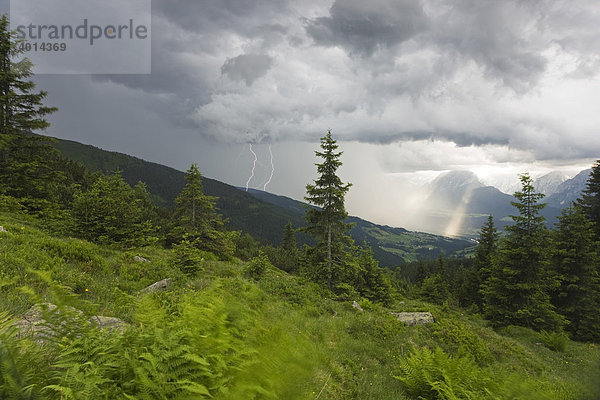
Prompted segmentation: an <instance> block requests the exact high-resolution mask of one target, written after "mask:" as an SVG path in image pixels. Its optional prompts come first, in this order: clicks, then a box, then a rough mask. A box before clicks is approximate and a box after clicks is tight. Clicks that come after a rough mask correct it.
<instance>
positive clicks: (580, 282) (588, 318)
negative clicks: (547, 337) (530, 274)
mask: <svg viewBox="0 0 600 400" xmlns="http://www.w3.org/2000/svg"><path fill="white" fill-rule="evenodd" d="M558 219H559V222H558V224H557V225H558V226H557V229H556V230H555V231H554V232H553V238H554V254H553V257H552V261H553V266H554V269H555V272H556V273H557V275H558V278H559V282H560V286H559V287H558V288H557V289H556V290H555V291H554V292H553V296H552V302H553V304H554V305H555V306H556V308H557V311H558V312H559V313H560V314H562V315H564V316H565V317H566V318H567V320H568V321H569V325H568V326H567V330H568V331H569V332H571V334H572V335H573V337H574V338H576V339H580V340H591V341H598V340H600V276H599V273H598V264H599V262H600V258H599V257H598V253H597V249H598V248H599V247H600V244H599V243H598V242H597V241H596V240H594V230H593V224H592V222H591V221H589V220H588V219H587V218H586V216H585V215H584V214H583V212H582V210H581V208H580V207H578V206H571V207H569V208H566V209H564V210H563V212H562V215H561V216H560V217H558Z"/></svg>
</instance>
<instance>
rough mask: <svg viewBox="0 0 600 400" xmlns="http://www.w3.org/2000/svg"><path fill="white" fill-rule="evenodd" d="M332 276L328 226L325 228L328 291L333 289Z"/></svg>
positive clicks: (329, 227)
mask: <svg viewBox="0 0 600 400" xmlns="http://www.w3.org/2000/svg"><path fill="white" fill-rule="evenodd" d="M332 275H333V268H332V262H331V224H329V226H328V228H327V286H328V287H329V290H332V289H333V288H332V287H331V284H332V282H331V281H332Z"/></svg>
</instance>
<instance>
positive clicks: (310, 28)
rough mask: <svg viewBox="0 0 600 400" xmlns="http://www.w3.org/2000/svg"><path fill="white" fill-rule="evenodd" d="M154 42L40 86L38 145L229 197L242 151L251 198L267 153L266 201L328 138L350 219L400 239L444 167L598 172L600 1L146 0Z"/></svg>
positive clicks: (508, 180) (293, 192) (287, 186)
mask: <svg viewBox="0 0 600 400" xmlns="http://www.w3.org/2000/svg"><path fill="white" fill-rule="evenodd" d="M13 1H14V0H13ZM0 4H2V5H3V6H4V7H5V8H6V5H7V4H8V3H7V1H6V0H0ZM65 12H66V13H68V10H65ZM151 38H152V73H151V74H150V75H38V76H37V77H36V81H37V83H38V87H39V88H41V89H44V90H47V91H48V92H49V97H48V101H47V103H48V104H49V105H53V106H58V107H59V109H60V110H59V112H57V113H56V114H55V115H53V116H52V117H51V120H50V121H51V123H52V127H51V128H50V129H48V131H47V133H48V134H50V135H53V136H57V137H61V138H66V139H74V140H78V141H81V142H84V143H89V144H93V145H96V146H99V147H102V148H105V149H109V150H115V151H121V152H124V153H128V154H133V155H136V156H139V157H142V158H144V159H147V160H151V161H156V162H160V163H164V164H167V165H170V166H173V167H176V168H178V169H186V168H187V167H188V166H189V164H190V163H192V162H197V163H198V165H199V167H200V169H201V170H202V171H203V172H204V174H205V175H206V176H210V177H214V178H217V179H220V180H223V181H225V182H228V183H230V184H234V185H236V186H245V185H246V183H247V182H248V178H249V177H250V173H251V168H252V164H253V160H254V156H253V155H252V153H251V152H250V148H249V147H250V146H249V145H250V144H252V145H253V150H254V151H255V153H256V154H257V159H258V161H257V165H256V169H255V177H254V179H252V180H251V181H250V182H249V186H250V187H256V188H260V189H262V188H264V187H265V184H266V183H267V182H269V177H270V175H271V156H270V152H269V145H271V153H272V154H273V160H272V161H273V165H274V173H273V178H272V180H271V181H270V182H269V183H268V184H267V186H266V189H267V190H268V191H272V192H275V193H279V194H284V195H289V196H291V197H295V198H301V197H302V196H303V194H304V187H305V185H306V184H307V183H309V182H310V181H311V179H314V177H315V168H314V165H313V163H314V162H315V161H317V160H316V159H315V157H314V153H313V151H314V150H317V148H318V138H319V137H321V136H323V134H324V133H326V131H327V130H328V129H331V130H332V132H333V134H334V137H335V138H337V139H338V141H339V142H340V145H341V150H344V151H345V153H344V155H343V157H342V161H343V162H344V166H343V169H342V172H341V174H342V177H343V178H344V179H345V180H349V181H351V182H353V183H354V186H353V188H352V189H351V192H350V194H349V197H348V204H347V206H348V209H349V211H350V212H351V213H352V214H357V215H360V216H362V217H365V218H368V219H371V220H374V221H375V222H380V223H387V224H390V225H396V226H404V225H405V224H403V210H404V207H402V206H400V205H401V204H402V203H401V201H403V200H405V199H406V197H407V192H409V191H410V190H412V189H411V188H412V186H411V185H413V184H419V183H422V182H424V181H427V180H429V179H432V178H433V177H435V176H436V175H437V174H439V173H440V172H441V171H446V170H451V169H469V170H473V171H474V172H476V173H477V174H478V175H479V176H480V177H481V178H482V179H483V180H484V181H485V182H486V183H491V184H496V185H498V186H501V187H503V188H508V189H507V190H509V189H510V187H511V184H512V182H516V174H517V173H518V172H523V171H530V172H531V173H532V174H533V175H540V174H543V173H545V172H549V171H551V170H556V169H558V170H562V171H564V172H565V173H567V174H568V175H574V174H575V173H576V172H578V171H579V170H581V169H584V168H588V167H589V166H590V165H591V162H592V161H593V160H595V159H597V158H600V134H598V128H599V127H600V112H599V108H598V107H599V105H600V76H599V72H600V3H599V2H598V1H597V0H578V1H568V0H564V1H545V0H539V1H537V0H523V1H508V0H507V1H495V0H489V1H486V0H421V1H419V0H370V1H364V0H336V1H323V0H314V1H313V0H306V1H285V0H256V1H251V0H200V1H199V0H156V1H153V2H152V32H151Z"/></svg>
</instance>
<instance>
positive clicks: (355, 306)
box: [352, 300, 364, 311]
mask: <svg viewBox="0 0 600 400" xmlns="http://www.w3.org/2000/svg"><path fill="white" fill-rule="evenodd" d="M352 307H354V308H356V309H357V310H358V311H364V310H363V309H362V307H361V306H360V304H358V303H357V302H356V300H355V301H353V302H352Z"/></svg>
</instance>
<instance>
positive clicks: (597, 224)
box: [578, 160, 600, 241]
mask: <svg viewBox="0 0 600 400" xmlns="http://www.w3.org/2000/svg"><path fill="white" fill-rule="evenodd" d="M578 204H579V205H580V206H581V209H582V210H583V213H584V214H585V215H586V216H587V218H588V219H589V220H590V221H592V222H593V224H594V225H593V229H594V234H595V236H596V240H599V241H600V160H598V161H596V162H595V163H594V165H592V173H591V174H590V177H589V179H588V181H587V186H586V188H585V190H584V191H583V194H582V196H581V198H580V199H579V200H578Z"/></svg>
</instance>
